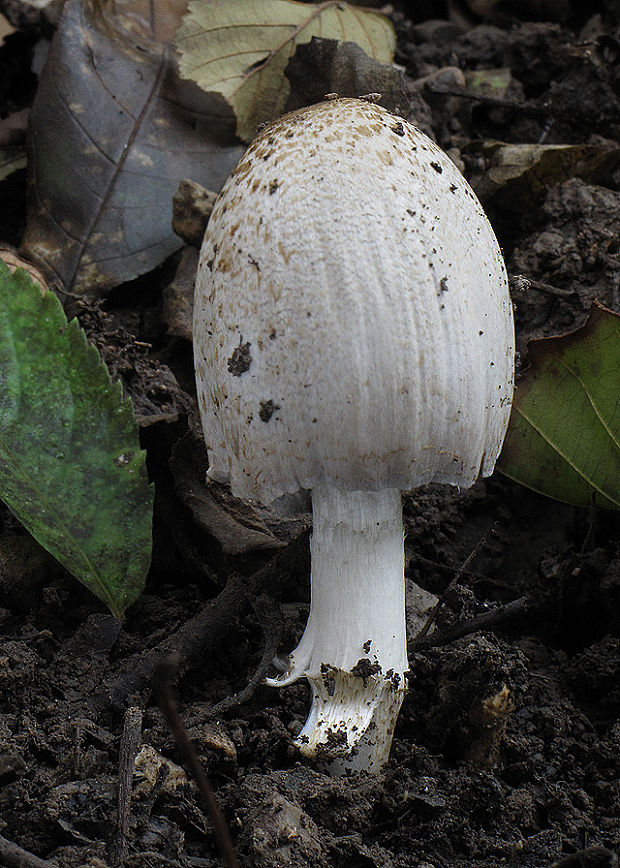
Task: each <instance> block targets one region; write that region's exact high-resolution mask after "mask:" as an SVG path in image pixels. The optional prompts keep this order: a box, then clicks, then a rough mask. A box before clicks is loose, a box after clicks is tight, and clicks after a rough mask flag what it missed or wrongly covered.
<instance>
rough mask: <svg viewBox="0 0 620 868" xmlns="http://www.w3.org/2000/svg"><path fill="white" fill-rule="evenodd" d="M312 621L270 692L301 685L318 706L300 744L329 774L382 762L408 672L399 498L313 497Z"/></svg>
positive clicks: (378, 494) (393, 492)
mask: <svg viewBox="0 0 620 868" xmlns="http://www.w3.org/2000/svg"><path fill="white" fill-rule="evenodd" d="M312 509H313V533H312V539H311V543H310V550H311V554H312V573H311V582H312V589H311V604H310V615H309V618H308V623H307V625H306V629H305V631H304V634H303V636H302V638H301V641H300V642H299V645H298V646H297V648H296V649H295V651H293V653H292V654H291V655H290V657H289V659H288V664H287V668H286V671H285V672H284V673H283V675H282V676H281V677H280V678H275V679H269V680H268V682H267V683H268V684H270V685H272V686H278V687H279V686H283V685H286V684H291V683H292V682H293V681H296V680H297V679H298V678H301V677H305V678H307V679H308V681H309V682H310V685H311V688H312V707H311V710H310V714H309V716H308V719H307V721H306V724H305V726H304V728H303V730H302V731H301V733H300V735H299V736H298V738H297V744H298V745H299V747H300V750H301V751H302V753H304V754H305V755H306V756H311V757H314V758H316V759H317V760H318V761H320V762H321V763H322V764H324V765H326V766H327V767H328V768H329V769H330V771H331V772H332V773H342V772H343V771H345V770H346V769H366V770H368V771H378V770H379V768H380V767H381V766H382V765H383V764H384V763H385V762H386V760H387V758H388V755H389V751H390V745H391V742H392V735H393V732H394V726H395V724H396V719H397V717H398V713H399V711H400V707H401V704H402V701H403V695H404V689H405V683H404V676H405V672H406V671H407V668H408V665H407V645H406V631H405V582H404V548H403V524H402V507H401V499H400V492H399V491H398V490H397V489H387V490H384V491H340V490H338V489H335V488H331V487H328V486H318V487H317V488H315V489H314V490H313V492H312Z"/></svg>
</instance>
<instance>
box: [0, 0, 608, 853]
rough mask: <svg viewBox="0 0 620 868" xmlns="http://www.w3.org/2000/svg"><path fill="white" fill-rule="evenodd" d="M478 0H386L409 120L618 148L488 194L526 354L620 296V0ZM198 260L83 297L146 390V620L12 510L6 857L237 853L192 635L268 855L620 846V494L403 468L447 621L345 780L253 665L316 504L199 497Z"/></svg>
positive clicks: (4, 567) (12, 227)
mask: <svg viewBox="0 0 620 868" xmlns="http://www.w3.org/2000/svg"><path fill="white" fill-rule="evenodd" d="M11 5H13V6H15V5H16V4H11V3H6V4H5V7H4V10H3V11H6V10H8V9H9V7H10V6H11ZM17 5H19V4H17ZM483 6H484V7H486V9H487V10H488V12H487V17H486V18H485V19H483V18H482V17H480V16H479V15H477V14H475V12H473V11H472V10H471V9H470V7H469V6H467V5H465V4H463V5H462V6H461V5H459V4H457V3H451V4H449V9H448V8H445V7H444V5H443V4H442V3H439V4H435V3H430V2H428V0H427V2H422V3H415V4H413V3H411V4H407V3H404V2H395V3H394V4H393V7H392V12H391V17H392V20H393V22H394V24H395V27H396V32H397V36H398V49H397V55H396V60H397V62H398V63H399V64H401V65H402V66H403V67H404V69H405V73H406V76H407V82H408V84H409V85H410V88H411V92H412V96H411V107H412V110H411V115H410V117H411V119H413V120H414V121H415V122H417V123H419V125H420V126H422V127H423V128H424V129H425V130H426V131H427V132H429V133H431V134H432V135H433V137H434V138H435V139H436V141H437V142H438V143H439V144H440V145H441V146H442V147H443V148H444V149H446V150H447V151H448V152H449V153H450V154H451V155H452V156H453V158H454V159H455V160H456V161H457V162H458V163H459V164H460V165H462V168H463V169H464V171H465V174H466V175H467V176H468V177H469V178H470V179H471V180H472V182H474V183H476V181H477V180H478V181H480V179H483V180H484V177H485V173H487V177H488V169H489V166H490V161H491V156H490V152H489V151H488V150H485V149H484V147H482V146H481V143H484V142H497V141H501V142H508V143H511V144H513V145H521V144H528V145H531V144H535V143H540V144H545V145H554V144H563V145H578V146H589V147H590V148H591V149H592V151H588V153H590V154H591V153H596V154H599V155H600V153H601V152H605V154H606V155H611V159H607V157H606V159H605V160H603V161H602V162H601V161H600V160H599V162H598V163H596V165H595V166H594V165H593V164H590V166H587V165H586V166H585V168H584V165H583V163H577V162H576V163H575V164H574V165H572V166H570V165H569V167H568V168H564V169H563V170H562V171H550V170H547V171H544V170H542V169H541V171H540V172H539V174H538V175H537V177H536V179H535V180H536V183H535V184H534V183H533V182H532V179H531V177H530V178H529V180H528V178H527V177H526V178H525V179H524V178H523V177H520V178H518V179H517V181H516V182H514V181H513V182H511V184H512V186H511V184H507V185H506V186H505V187H503V188H500V189H494V190H493V191H492V192H491V193H489V192H488V190H487V191H486V193H484V195H483V192H484V190H485V188H484V184H483V183H482V182H481V186H480V187H479V190H480V193H481V196H482V197H483V202H484V204H485V207H486V208H487V211H488V213H489V215H490V218H491V220H492V222H493V225H494V227H495V229H496V231H497V233H498V237H499V239H500V243H501V245H502V247H503V250H504V254H505V258H506V262H507V266H508V270H509V273H510V275H511V278H512V279H511V286H512V289H513V291H514V302H515V308H516V325H517V335H518V347H519V351H520V354H521V358H520V366H521V369H522V368H523V367H524V366H525V365H526V364H527V341H528V340H529V339H531V338H533V337H539V336H544V335H553V334H558V333H562V332H566V331H567V330H570V329H573V328H575V327H577V326H579V325H581V324H582V323H583V322H584V320H585V317H586V315H587V312H588V310H589V307H590V304H591V301H592V300H593V299H595V298H596V299H598V300H599V301H600V302H601V303H603V304H604V305H606V306H607V307H609V308H611V309H612V310H615V311H617V312H620V289H619V287H620V284H619V275H620V247H619V245H618V237H619V234H620V190H619V184H618V182H619V180H620V170H619V169H618V165H619V163H618V160H617V159H614V158H613V155H614V153H615V150H614V149H617V148H618V147H619V146H620V14H619V9H618V5H617V3H613V2H611V0H609V2H598V3H597V2H594V3H590V4H579V3H577V0H539V2H533V0H504V2H500V3H497V4H495V5H494V4H493V3H491V2H489V3H474V2H472V3H471V7H472V8H474V9H479V10H481V9H482V7H483ZM586 6H587V9H586ZM7 14H9V13H8V11H7ZM38 14H39V13H38V12H36V11H34V12H33V13H32V15H31V16H29V17H28V18H27V20H22V21H19V22H18V23H19V26H20V27H21V28H22V32H21V33H18V34H16V35H15V36H9V37H8V38H7V40H6V42H5V44H4V45H3V46H0V69H1V70H2V73H1V75H0V112H1V116H2V117H3V118H8V117H9V116H11V115H13V114H15V113H17V112H19V111H20V110H22V109H24V108H27V107H28V105H29V103H30V101H31V99H32V96H33V90H34V85H33V80H32V74H31V64H32V57H33V55H36V46H37V44H38V39H39V38H40V36H41V31H40V22H39V21H38V19H37V15H38ZM49 26H50V25H49V22H48V24H47V27H49ZM37 28H39V29H37ZM43 35H44V36H47V35H49V34H47V33H44V34H43ZM446 70H447V72H446ZM480 70H504V78H503V79H502V81H503V82H504V84H503V86H502V87H503V89H502V90H501V92H499V91H497V90H495V91H493V92H492V93H490V95H489V93H488V92H487V94H484V93H482V92H481V91H480V90H474V89H473V88H474V85H473V82H474V79H473V78H472V75H471V74H472V73H474V72H475V71H480ZM506 71H509V74H507V73H506ZM463 76H464V77H465V79H464V80H465V83H466V86H464V85H463ZM442 77H443V78H442ZM442 80H443V81H444V83H445V82H446V81H448V82H450V86H449V87H448V88H447V89H446V88H445V87H444V88H443V90H442V87H441V81H442ZM433 83H434V84H433ZM595 162H596V161H595ZM0 201H1V202H2V208H1V209H0V212H1V213H0V241H2V242H5V243H9V244H14V245H17V244H19V240H20V238H21V234H22V232H23V229H24V224H25V173H24V172H23V171H20V172H18V173H15V174H13V175H12V176H10V177H9V179H8V180H6V181H5V182H3V184H2V185H0ZM190 258H191V257H190ZM180 259H181V257H180V256H179V255H177V256H176V257H173V260H171V261H169V262H168V263H166V264H165V265H164V266H162V268H160V269H158V271H157V272H156V273H154V274H151V275H148V276H147V277H145V278H141V279H138V280H136V281H134V282H133V283H132V284H131V285H129V286H124V287H120V288H119V289H117V290H115V291H114V292H113V293H112V294H111V295H110V296H108V298H107V299H106V300H105V301H97V302H95V301H93V300H88V299H85V300H83V301H81V302H80V304H79V305H78V308H77V313H78V316H79V318H80V320H81V322H82V324H83V326H84V327H85V328H86V330H87V333H88V335H89V337H90V338H91V340H93V342H94V343H95V344H96V345H97V346H98V348H99V349H100V351H101V352H102V355H103V356H104V358H105V359H106V361H107V362H108V364H109V366H110V368H111V370H112V372H113V374H114V375H116V376H119V377H120V378H121V380H122V382H123V384H124V387H125V389H126V391H127V392H128V393H129V394H131V395H132V397H133V398H134V401H135V404H136V410H137V415H138V418H139V421H140V424H141V430H142V438H143V444H144V446H145V448H147V450H148V453H149V467H150V472H151V475H152V478H153V480H154V481H155V484H156V514H155V533H154V554H153V563H152V568H151V572H150V575H149V579H148V582H147V586H146V589H145V591H144V593H143V594H142V596H141V597H140V599H139V600H138V601H137V602H136V603H135V604H134V605H133V606H131V607H130V609H129V611H128V612H127V617H126V620H125V621H124V622H123V623H122V624H120V623H118V622H116V621H115V620H114V619H113V618H112V617H111V616H110V615H109V614H107V612H106V610H105V608H104V607H103V606H102V605H101V604H99V603H98V602H97V600H96V599H95V598H94V597H93V596H92V595H91V594H89V592H88V591H86V590H85V589H84V588H82V587H81V586H80V585H79V584H78V583H77V582H75V580H73V579H72V578H71V577H70V576H69V575H67V574H66V573H65V571H64V570H63V569H62V567H60V566H59V565H58V564H57V563H56V562H55V561H53V559H51V557H50V556H49V555H47V554H46V552H44V551H43V550H42V549H41V548H40V547H39V546H38V544H37V543H36V542H35V541H34V540H33V539H32V538H31V537H30V536H29V535H28V534H27V533H26V532H25V531H24V530H23V529H22V528H21V527H20V526H19V524H18V522H17V521H16V519H14V518H13V517H12V516H11V514H10V513H9V512H8V510H6V509H4V508H0V607H1V608H0V687H1V694H0V711H1V716H0V836H1V837H0V865H7V866H14V865H21V866H37V865H55V866H61V868H65V866H66V868H73V866H76V868H77V866H91V868H103V866H106V865H116V864H121V863H122V864H124V865H126V866H131V868H147V866H171V868H176V866H183V868H192V866H205V868H208V866H219V865H222V864H223V863H222V861H221V857H220V856H219V855H218V850H217V847H216V843H215V838H214V833H213V823H212V821H211V819H210V818H209V816H208V814H207V813H206V811H205V809H204V808H203V806H202V803H201V800H200V797H199V794H198V792H197V789H196V786H195V784H194V783H192V782H191V781H190V779H189V778H188V776H187V775H186V773H185V772H184V771H183V768H182V766H183V764H184V760H183V757H182V756H181V754H180V752H179V748H178V746H177V744H176V742H175V740H174V738H173V737H172V735H171V734H170V731H169V729H168V727H167V724H166V722H165V720H164V718H163V716H162V713H161V711H160V709H159V707H158V705H157V702H156V700H155V696H154V693H153V676H154V673H155V664H156V662H157V660H158V659H159V658H160V657H161V655H162V654H163V653H164V652H168V651H171V650H175V649H176V650H177V651H179V652H180V659H181V664H180V669H179V675H178V678H177V679H176V680H175V685H174V690H175V693H176V697H177V702H178V706H179V709H180V712H181V715H182V718H183V721H184V724H185V726H186V728H187V730H188V732H189V735H190V738H191V739H192V741H193V744H194V746H195V748H196V750H197V753H198V755H199V757H200V759H201V761H202V763H203V765H204V767H205V769H206V770H207V773H208V776H209V778H210V781H211V785H212V786H213V788H214V791H215V794H216V798H217V800H218V803H219V805H220V808H221V810H222V812H223V814H224V817H225V820H226V822H227V825H228V827H229V829H230V833H231V835H232V838H233V841H234V847H235V850H236V853H237V856H238V859H239V862H240V863H241V864H242V865H244V866H248V868H250V866H252V868H268V866H290V868H296V866H315V865H329V866H335V868H372V866H381V868H388V866H390V868H392V866H394V868H405V866H411V868H466V866H468V868H469V866H475V868H496V866H502V865H505V866H510V868H551V866H555V868H569V866H571V868H573V866H581V868H586V866H587V868H595V866H596V868H604V866H605V868H607V866H609V868H611V866H617V865H618V855H619V853H620V527H619V523H618V519H617V514H613V513H606V512H603V511H597V510H595V509H592V510H582V509H577V508H574V507H571V506H568V505H565V504H562V503H558V502H555V501H553V500H550V499H546V498H544V497H542V496H539V495H537V494H535V493H533V492H531V491H529V490H526V489H524V488H521V487H519V486H518V485H517V484H515V483H512V482H510V481H508V480H507V479H506V478H504V477H502V476H501V475H495V476H494V477H492V478H490V479H488V480H483V481H479V482H478V483H477V484H476V485H475V486H474V487H473V488H472V489H471V490H468V491H461V492H459V491H456V490H453V489H451V488H444V487H439V486H430V487H427V488H424V489H420V490H417V491H415V492H413V493H410V494H407V495H406V496H405V519H406V531H407V536H406V556H407V557H406V561H407V579H408V582H409V586H410V587H411V583H413V582H415V583H417V584H418V585H420V586H421V587H422V588H424V589H425V590H426V591H429V592H431V593H433V594H435V595H437V596H438V597H440V599H441V606H440V608H439V610H438V612H437V618H436V628H435V631H434V632H433V633H431V634H430V635H429V637H427V639H426V640H424V639H420V638H419V637H416V635H415V631H414V626H413V620H412V621H411V624H412V627H411V635H410V637H409V639H410V649H409V652H410V653H409V658H410V664H411V673H410V678H409V690H408V693H407V695H406V699H405V702H404V706H403V710H402V712H401V715H400V718H399V721H398V724H397V729H396V734H395V738H394V744H393V749H392V754H391V759H390V761H389V763H388V765H387V767H386V768H385V770H384V771H383V772H382V773H381V774H378V775H375V776H371V775H368V774H366V773H357V774H351V775H350V776H348V777H345V778H331V777H329V776H328V775H327V774H325V773H324V772H323V771H321V770H320V769H318V768H316V767H313V765H312V763H310V762H308V761H306V760H304V759H302V758H301V756H300V755H299V753H298V751H297V749H296V748H295V746H294V744H293V738H294V736H295V735H296V734H297V733H298V732H299V730H300V728H301V726H302V725H303V722H304V720H305V716H306V713H307V708H308V692H307V689H306V687H305V686H304V685H303V684H297V685H294V686H291V687H288V688H286V689H281V690H275V689H271V688H267V687H265V686H263V685H262V684H261V680H262V679H261V675H262V673H263V672H264V666H263V665H262V663H263V662H265V661H266V660H268V659H269V658H270V657H271V655H272V654H273V651H274V650H278V651H279V652H280V653H286V652H287V651H288V650H290V649H291V648H292V647H293V646H294V643H295V641H296V639H297V638H298V637H299V635H300V634H301V631H302V630H303V626H304V623H305V618H306V616H307V608H308V594H309V587H308V556H307V536H308V515H307V512H306V511H305V508H304V504H301V505H299V504H298V510H297V513H296V515H295V517H294V518H290V517H289V518H284V517H283V516H276V515H274V514H273V513H267V512H257V511H255V510H254V511H253V510H251V509H250V508H249V507H246V506H244V505H243V504H241V505H239V504H235V503H234V501H233V500H232V498H231V497H230V494H229V493H227V492H226V490H225V489H224V488H223V487H218V486H215V487H214V489H213V490H212V491H211V492H210V493H205V495H204V496H203V498H202V499H201V500H200V502H196V501H190V499H188V496H187V492H188V490H189V489H190V488H191V481H193V483H194V486H195V487H196V486H198V487H200V480H201V479H202V478H203V474H204V470H205V467H206V455H205V453H204V449H203V447H202V446H201V440H200V435H199V432H197V428H196V421H195V399H194V393H193V371H192V359H191V345H190V342H189V340H188V339H187V336H188V333H187V322H186V321H185V328H184V327H183V317H184V316H185V317H186V316H187V305H186V306H185V307H184V306H183V303H180V304H176V303H174V304H173V303H172V302H171V299H172V300H173V301H175V300H176V301H178V297H179V296H180V297H181V301H182V297H183V291H182V286H181V289H179V285H180V283H182V281H181V282H180V279H179V277H178V275H177V277H176V278H175V271H176V268H177V265H178V264H179V260H180ZM192 261H193V262H194V263H195V256H194V259H193V260H192ZM175 280H176V283H175ZM186 283H187V280H186V281H185V284H186ZM185 284H183V285H185ZM171 285H172V287H173V289H172V290H171V289H170V286H171ZM189 309H191V304H190V308H189ZM136 342H137V343H136ZM192 619H194V620H192ZM218 703H222V704H220V705H218ZM132 740H133V742H134V747H135V749H136V750H138V749H139V753H138V757H137V759H136V761H135V764H134V762H133V757H134V753H135V750H132V747H131V745H132ZM128 782H129V786H130V788H131V787H132V788H133V789H132V790H131V795H132V798H131V801H130V802H129V801H128V799H127V796H126V793H127V786H128ZM119 786H121V792H122V793H125V795H123V796H121V798H120V804H121V807H122V808H124V818H125V819H124V820H122V821H119ZM123 786H124V789H123ZM122 813H123V811H121V814H122Z"/></svg>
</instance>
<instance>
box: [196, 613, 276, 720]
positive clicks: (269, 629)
mask: <svg viewBox="0 0 620 868" xmlns="http://www.w3.org/2000/svg"><path fill="white" fill-rule="evenodd" d="M260 602H261V598H259V600H257V601H256V603H254V604H253V607H254V611H255V612H256V614H257V615H259V618H260V621H261V627H262V628H263V635H264V637H265V647H264V649H263V653H262V655H261V659H260V663H259V664H258V666H257V667H256V669H255V671H254V674H253V675H252V677H251V678H250V680H249V681H248V683H247V684H246V685H245V687H244V688H243V689H242V690H240V691H239V692H238V693H234V694H233V695H232V696H227V697H226V698H225V699H222V700H221V701H220V702H217V703H216V704H215V705H212V706H211V708H210V709H209V710H208V712H207V716H208V717H215V716H216V715H218V714H222V713H223V712H225V711H229V710H230V709H231V708H237V707H238V706H239V705H243V703H245V702H248V701H249V700H250V699H251V698H252V697H253V696H254V693H255V691H256V688H257V687H258V686H259V685H260V684H262V682H263V680H264V678H265V675H266V674H267V670H268V669H269V667H270V666H271V663H272V661H273V658H274V657H275V654H276V650H277V647H278V642H279V640H280V610H279V609H278V610H277V611H276V612H273V611H272V612H270V613H268V614H264V613H263V612H260V611H259V605H257V604H260ZM260 608H263V607H262V606H261V607H260Z"/></svg>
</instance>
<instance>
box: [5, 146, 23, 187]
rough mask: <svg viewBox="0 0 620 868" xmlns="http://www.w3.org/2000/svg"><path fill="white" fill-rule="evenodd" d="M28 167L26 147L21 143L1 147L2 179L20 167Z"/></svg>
mask: <svg viewBox="0 0 620 868" xmlns="http://www.w3.org/2000/svg"><path fill="white" fill-rule="evenodd" d="M25 168H26V148H25V147H21V146H20V145H16V146H12V147H8V148H0V181H4V179H5V178H8V177H9V175H12V174H13V172H17V170H18V169H25Z"/></svg>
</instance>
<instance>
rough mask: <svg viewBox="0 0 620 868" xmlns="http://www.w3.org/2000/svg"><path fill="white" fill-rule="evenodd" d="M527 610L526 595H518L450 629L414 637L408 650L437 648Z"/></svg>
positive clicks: (501, 622) (503, 621) (496, 624)
mask: <svg viewBox="0 0 620 868" xmlns="http://www.w3.org/2000/svg"><path fill="white" fill-rule="evenodd" d="M527 611H528V600H527V597H519V598H518V599H517V600H511V602H510V603H505V604H504V605H501V606H496V607H495V608H494V609H491V610H490V611H489V612H483V613H482V614H481V615H476V616H475V617H473V618H470V619H469V620H468V621H464V622H463V623H462V624H457V625H456V626H455V627H452V628H451V629H450V630H447V631H446V632H444V633H441V634H437V633H433V635H432V636H422V637H419V636H418V637H416V638H415V639H414V640H413V641H412V642H410V643H409V650H410V651H421V650H423V649H424V648H437V647H439V646H441V645H449V644H450V643H451V642H454V641H455V640H456V639H462V638H463V636H469V634H470V633H477V632H478V630H488V629H490V628H492V627H498V626H501V625H503V624H506V623H507V622H509V621H513V620H514V619H515V618H518V617H521V616H522V615H524V614H525V613H526V612H527Z"/></svg>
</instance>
